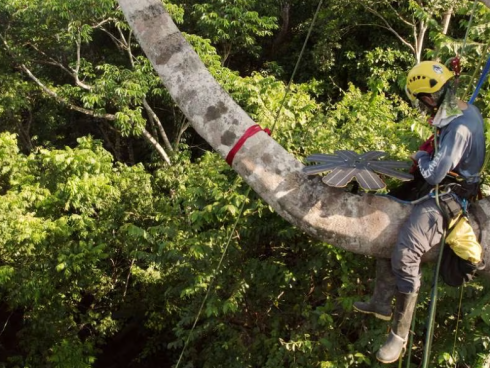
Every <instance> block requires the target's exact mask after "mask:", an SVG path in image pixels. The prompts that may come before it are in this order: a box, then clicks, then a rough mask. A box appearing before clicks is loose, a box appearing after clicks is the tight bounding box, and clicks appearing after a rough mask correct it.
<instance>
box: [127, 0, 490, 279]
mask: <svg viewBox="0 0 490 368" xmlns="http://www.w3.org/2000/svg"><path fill="white" fill-rule="evenodd" d="M119 4H120V5H121V8H122V10H123V12H124V13H125V16H126V18H127V20H128V21H129V24H130V25H131V27H132V29H133V31H134V33H135V35H136V37H137V39H138V40H139V43H140V45H141V47H142V48H143V50H144V51H145V53H146V55H147V56H148V58H149V59H150V60H151V62H152V64H153V66H154V68H155V70H156V71H157V73H158V74H159V75H160V77H161V78H162V80H163V82H164V84H165V86H166V88H167V89H168V91H169V93H170V95H171V96H172V97H173V99H174V100H175V102H176V103H177V104H178V106H179V107H180V108H181V110H182V111H183V112H184V114H185V115H186V116H187V118H188V119H189V121H190V122H191V124H192V126H193V127H194V129H195V130H196V132H197V133H198V134H199V135H201V136H202V137H203V138H204V139H205V140H206V141H207V142H208V143H209V144H210V145H211V146H212V147H213V148H214V149H215V150H216V151H217V152H218V153H219V154H220V155H221V156H222V157H223V158H224V157H226V156H227V154H228V152H229V151H230V150H231V149H232V147H233V146H234V145H235V143H236V142H237V140H238V139H239V138H240V137H241V136H242V135H243V133H244V132H245V130H247V129H248V128H249V127H250V126H252V125H254V124H255V123H254V122H253V121H252V120H251V119H250V117H249V116H248V115H247V114H246V113H245V112H244V111H243V110H242V109H241V108H240V107H239V106H238V105H237V104H236V103H235V102H234V101H233V100H232V99H231V97H230V96H229V95H228V94H227V93H226V92H225V91H224V90H223V89H222V88H221V87H220V86H219V85H218V83H217V82H216V81H215V80H214V78H213V77H212V76H211V74H210V73H209V72H208V71H207V70H206V67H205V66H204V64H203V63H202V62H201V60H200V59H199V57H198V56H197V54H196V53H195V52H194V50H193V49H192V48H191V47H190V45H189V44H188V43H187V42H186V41H185V39H184V38H183V36H182V35H181V33H180V32H179V30H178V29H177V27H176V26H175V24H174V23H173V21H172V19H171V18H170V16H169V14H168V13H167V12H166V11H165V10H164V8H163V6H162V4H161V1H160V0H139V1H133V0H119ZM302 168H303V164H302V163H301V162H299V161H298V160H297V159H296V158H295V157H293V156H292V155H291V154H290V153H288V152H287V151H286V150H285V149H284V148H283V147H281V146H280V145H279V144H278V143H277V142H275V141H274V140H273V139H272V138H270V137H269V136H268V135H267V134H265V133H263V132H261V133H258V134H256V135H254V136H253V137H251V138H250V139H248V140H247V141H246V142H245V144H244V146H243V147H242V148H241V150H240V151H238V153H237V155H236V156H235V160H234V162H233V169H234V170H235V171H236V172H237V173H238V174H239V175H240V176H242V177H243V178H244V180H245V181H246V182H247V183H248V184H249V185H250V186H251V187H252V188H253V189H254V190H255V191H256V192H257V193H258V195H259V196H260V197H262V198H263V199H264V200H265V201H266V202H268V203H269V204H270V205H271V206H272V207H273V208H274V209H275V210H276V211H277V213H278V214H279V215H280V216H282V217H283V218H285V219H286V220H288V221H289V222H291V223H292V224H293V225H295V226H297V227H299V228H301V229H302V230H304V231H305V232H306V233H308V234H309V235H311V236H313V237H315V238H317V239H320V240H323V241H325V242H328V243H330V244H333V245H335V246H337V247H340V248H343V249H345V250H347V251H351V252H354V253H358V254H365V255H370V256H376V257H389V255H390V254H391V249H392V246H393V245H394V243H395V242H396V237H397V234H398V231H399V229H400V226H401V225H402V223H403V222H404V221H405V219H406V218H407V216H408V214H409V213H410V210H411V207H410V206H409V205H404V204H400V203H398V202H395V201H392V200H390V199H388V198H385V197H380V196H375V195H362V196H360V195H353V194H350V193H346V192H345V191H344V190H342V189H335V188H330V187H326V186H325V185H323V184H322V182H321V180H320V179H319V178H318V177H313V178H311V177H306V176H305V175H303V174H302V172H301V170H302ZM475 209H476V210H477V215H478V216H477V218H478V219H479V222H475V223H474V225H475V227H476V229H477V230H482V231H481V233H482V234H483V235H484V238H483V240H484V241H485V242H486V241H487V239H488V236H487V233H488V229H490V202H489V201H488V200H483V201H480V202H479V204H478V205H476V206H475ZM436 250H437V249H434V251H432V252H429V254H428V255H427V256H426V257H425V260H428V259H433V258H434V255H435V251H436ZM489 260H490V254H488V252H487V263H489V262H490V261H489ZM487 274H490V271H489V270H487Z"/></svg>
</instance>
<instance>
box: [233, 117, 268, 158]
mask: <svg viewBox="0 0 490 368" xmlns="http://www.w3.org/2000/svg"><path fill="white" fill-rule="evenodd" d="M261 131H264V132H266V133H267V134H269V135H271V131H270V130H269V129H267V128H265V129H262V128H261V127H260V125H258V124H256V125H252V126H251V127H250V128H248V129H247V130H246V131H245V133H243V135H242V136H241V137H240V139H239V140H238V141H237V142H236V143H235V145H234V146H233V148H232V149H231V150H230V152H228V156H226V162H227V163H228V165H230V166H231V164H232V163H233V159H234V158H235V155H236V153H237V152H238V151H239V150H240V148H242V146H243V144H244V143H245V141H246V140H247V139H249V138H250V137H251V136H253V135H254V134H256V133H258V132H261Z"/></svg>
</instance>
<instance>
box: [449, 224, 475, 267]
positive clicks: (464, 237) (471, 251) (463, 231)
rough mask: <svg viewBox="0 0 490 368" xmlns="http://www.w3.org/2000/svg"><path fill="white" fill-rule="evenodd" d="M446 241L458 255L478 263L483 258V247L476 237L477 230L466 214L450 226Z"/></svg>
mask: <svg viewBox="0 0 490 368" xmlns="http://www.w3.org/2000/svg"><path fill="white" fill-rule="evenodd" d="M450 229H451V230H450V232H449V235H448V236H447V237H446V243H447V244H449V246H450V247H451V248H452V250H453V251H454V253H456V255H457V256H458V257H461V258H463V259H464V260H467V261H470V262H471V263H473V264H478V263H480V262H481V260H482V247H481V245H480V243H478V240H477V239H476V235H475V232H474V231H473V228H472V227H471V225H470V223H469V222H468V219H467V218H466V217H465V216H460V217H459V218H458V219H457V220H456V224H455V225H454V226H453V227H452V228H450Z"/></svg>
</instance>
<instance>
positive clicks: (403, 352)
mask: <svg viewBox="0 0 490 368" xmlns="http://www.w3.org/2000/svg"><path fill="white" fill-rule="evenodd" d="M406 350H407V348H406V347H404V348H403V350H402V352H401V354H400V355H399V356H398V358H396V359H394V360H386V359H385V360H383V359H380V358H379V357H378V354H376V359H377V360H378V361H379V362H381V363H383V364H390V363H395V362H396V361H397V360H399V359H400V358H401V357H402V356H403V355H405V352H406Z"/></svg>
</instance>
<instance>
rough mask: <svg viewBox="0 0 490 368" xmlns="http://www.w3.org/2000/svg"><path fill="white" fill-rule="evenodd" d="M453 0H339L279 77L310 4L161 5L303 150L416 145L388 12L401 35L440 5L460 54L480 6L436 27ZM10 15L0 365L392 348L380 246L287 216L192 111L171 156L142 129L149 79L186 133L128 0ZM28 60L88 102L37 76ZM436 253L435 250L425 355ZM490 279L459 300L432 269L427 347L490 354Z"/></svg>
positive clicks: (360, 352)
mask: <svg viewBox="0 0 490 368" xmlns="http://www.w3.org/2000/svg"><path fill="white" fill-rule="evenodd" d="M449 3H450V2H448V1H431V2H429V3H424V4H425V5H426V6H424V7H421V6H419V4H418V3H417V2H414V1H410V2H407V3H406V4H397V5H398V6H397V8H396V9H394V8H393V7H392V6H391V5H392V4H391V3H390V2H386V1H366V0H363V1H362V2H359V1H347V2H346V1H331V2H329V4H328V6H325V7H323V8H322V9H321V14H320V16H319V18H318V20H317V22H318V23H316V26H315V28H314V29H313V34H312V38H311V39H310V43H309V44H308V47H307V49H306V53H305V57H304V58H303V60H302V64H301V65H300V70H299V74H298V76H297V77H296V80H295V81H294V82H295V83H292V84H291V86H290V90H289V91H288V94H287V96H286V98H285V95H286V84H285V82H284V81H283V80H282V78H285V76H288V75H289V74H290V73H291V71H292V69H293V68H294V66H295V65H296V61H297V56H298V53H299V51H300V49H301V46H302V42H303V41H304V37H305V35H306V32H307V30H308V29H309V26H310V24H311V21H312V16H313V14H314V11H315V9H316V4H313V3H308V2H304V1H299V0H294V1H289V2H287V4H286V3H285V2H277V1H273V0H265V1H262V2H257V1H241V0H240V1H231V2H230V1H229V2H223V1H215V0H210V1H208V2H202V1H200V2H197V1H173V2H172V3H170V2H165V5H166V7H167V9H168V10H169V11H170V13H171V14H172V16H173V17H174V19H175V20H176V21H177V22H178V23H179V24H181V25H182V28H183V29H184V30H185V31H186V32H185V34H184V35H185V37H186V39H187V40H188V41H189V42H190V43H191V45H192V46H193V47H194V48H195V49H196V50H197V52H198V54H199V55H200V57H201V59H202V60H203V62H204V63H205V65H206V66H207V67H208V69H209V70H210V72H211V73H212V74H213V76H214V77H215V78H216V79H217V80H218V81H219V82H220V83H221V85H222V86H223V88H224V89H225V90H227V91H228V92H229V93H230V94H231V95H232V97H233V98H234V99H235V100H236V101H237V102H238V103H239V104H240V105H241V106H242V107H243V108H244V109H245V110H246V111H247V113H249V114H250V116H251V117H252V118H253V119H254V120H255V121H257V123H259V124H260V125H261V126H263V127H269V128H272V127H274V133H273V137H274V138H275V139H276V140H277V141H278V142H280V144H281V145H283V146H284V147H285V148H286V149H287V150H288V151H289V152H291V153H292V154H294V155H295V156H296V157H297V158H298V159H300V160H302V159H304V157H306V156H307V155H309V154H312V153H318V152H322V153H329V152H333V151H335V150H338V149H351V150H355V151H357V152H365V151H369V150H381V151H384V152H387V154H388V157H389V158H393V159H397V160H406V159H407V158H408V157H409V155H410V154H411V153H412V152H413V151H414V150H416V149H417V146H418V145H419V144H420V142H421V141H422V140H423V139H425V138H426V137H427V136H428V134H429V130H428V127H427V125H426V124H425V122H424V121H423V119H421V118H420V117H419V116H418V115H417V114H416V112H415V111H414V110H413V109H412V108H411V107H410V106H409V105H408V104H407V103H406V101H405V100H404V98H405V97H404V92H403V87H404V78H405V77H404V75H405V71H406V70H407V68H408V67H409V66H411V65H412V64H413V60H414V57H413V53H412V52H411V51H410V50H409V48H407V44H406V43H403V42H401V39H400V38H397V37H396V36H395V35H394V33H393V32H389V31H388V30H387V29H386V27H381V26H373V24H378V25H380V24H381V25H383V24H384V23H382V22H380V19H381V18H380V17H379V16H377V15H376V13H378V14H379V15H381V16H382V17H384V19H385V20H386V21H387V22H388V23H389V24H390V25H391V26H393V27H394V29H396V31H397V32H398V35H399V36H400V37H401V38H403V39H404V40H406V41H407V42H409V43H410V42H413V41H414V40H413V39H412V37H413V33H412V30H411V29H410V27H407V25H406V24H405V23H404V22H403V20H402V17H404V19H415V20H416V21H418V22H420V21H421V20H424V21H427V22H428V23H427V24H428V25H429V27H430V30H431V33H430V34H429V35H428V37H426V38H427V45H426V47H425V51H427V52H428V55H429V56H435V55H436V54H437V55H439V56H440V57H441V59H442V60H447V59H448V58H449V57H452V56H453V54H454V52H455V51H456V50H458V49H459V48H460V47H461V44H462V37H463V36H464V33H465V30H466V29H465V27H466V26H467V24H468V15H469V12H470V10H471V5H472V2H471V1H463V2H460V3H461V4H460V3H458V4H456V5H457V7H456V8H455V9H454V10H455V14H456V18H455V21H453V22H452V23H451V28H450V32H449V33H448V35H442V34H441V27H440V25H439V22H438V20H439V19H440V16H441V14H442V13H443V12H444V11H445V10H446V9H447V7H448V5H449ZM289 6H290V8H288V7H289ZM366 6H367V7H369V9H371V10H372V11H367V9H368V8H366ZM288 9H289V10H288ZM287 10H288V11H289V13H287ZM397 12H398V13H397ZM287 14H289V15H287ZM476 14H477V15H476V18H475V21H474V24H473V26H472V28H471V29H470V32H469V35H470V38H469V41H471V42H468V44H467V48H466V49H465V50H466V54H465V56H464V58H463V65H464V74H463V76H462V78H461V88H464V87H466V86H471V87H473V85H474V82H471V76H472V75H473V74H474V75H475V76H477V75H478V73H479V72H480V70H481V64H480V63H479V62H480V60H482V58H483V57H484V56H485V52H486V51H485V45H486V44H487V43H488V19H487V18H488V9H487V8H485V7H483V6H481V5H479V6H478V7H477V13H476ZM278 27H280V28H278ZM0 28H1V29H0V31H1V35H2V37H3V39H2V46H1V47H2V52H0V119H1V121H2V126H1V130H2V131H5V132H6V133H3V134H0V196H1V198H0V296H1V300H2V303H0V318H1V323H2V326H3V327H2V328H3V329H2V333H0V347H1V348H2V349H0V361H1V363H0V365H2V366H5V367H21V366H22V367H28V366H29V367H36V368H37V367H103V366H114V365H117V364H120V365H121V364H122V365H125V366H129V365H131V366H134V367H141V368H143V367H147V366H151V367H154V366H164V365H168V366H170V365H172V364H175V362H176V361H177V359H178V356H179V355H180V353H181V351H182V348H183V345H184V342H185V341H186V340H187V338H188V337H189V338H190V340H189V341H190V344H189V346H188V348H187V350H186V351H185V354H184V358H183V359H184V365H186V366H195V367H212V368H217V367H227V368H229V367H236V368H243V367H265V368H281V367H284V368H286V367H288V368H289V367H297V368H299V367H304V368H306V367H308V368H311V367H313V368H314V367H319V368H326V367H345V368H353V367H381V364H379V363H377V362H376V360H375V357H374V353H375V351H376V350H377V349H378V347H379V346H380V344H381V343H382V342H383V341H384V339H385V335H386V331H387V328H388V323H384V322H379V321H376V320H374V319H369V318H365V316H363V315H359V314H355V313H353V312H352V303H353V302H354V301H356V300H359V299H363V298H367V297H368V295H369V294H370V292H371V284H372V277H373V276H374V273H373V270H374V260H373V259H369V258H366V257H360V256H358V255H354V254H350V253H346V252H344V251H341V250H339V249H337V248H334V247H333V246H331V245H328V244H324V243H321V242H318V241H316V240H314V239H312V238H309V237H307V236H305V235H304V234H303V233H302V232H301V231H299V230H298V229H295V228H293V227H292V226H291V225H290V224H288V223H286V222H285V221H284V220H282V219H281V218H280V217H278V216H277V215H276V214H275V213H274V212H273V211H272V209H271V208H270V207H269V206H268V205H267V204H265V203H264V202H262V201H261V200H260V198H258V197H257V196H256V195H255V194H254V193H252V194H249V191H248V187H247V185H246V184H245V183H244V182H243V181H242V180H241V179H240V178H238V177H237V176H236V174H235V173H234V172H233V171H232V170H231V169H230V168H229V167H228V166H227V165H226V164H225V163H224V162H223V160H222V159H221V158H220V157H219V156H218V155H217V154H214V153H211V152H207V151H206V152H204V153H203V152H202V147H203V145H202V142H201V141H200V140H199V138H198V137H196V135H195V133H194V132H193V131H192V130H191V129H189V130H187V131H186V132H185V135H184V142H185V143H186V144H180V145H179V151H178V152H175V154H174V156H173V157H172V160H173V165H168V166H165V167H163V168H162V165H160V164H159V163H158V162H157V163H155V162H154V159H153V158H149V157H148V156H147V153H146V151H145V150H144V149H142V147H141V145H139V144H138V141H137V140H136V139H135V137H137V136H139V135H140V134H141V133H142V132H143V129H144V128H145V129H147V131H151V130H152V129H156V127H155V126H154V125H152V123H151V121H150V119H149V117H148V112H147V110H146V109H145V106H144V100H146V102H147V103H149V104H150V105H151V107H152V108H153V111H155V112H156V113H157V115H158V117H159V118H160V119H161V121H162V127H163V128H164V129H165V130H166V131H167V132H169V134H170V135H174V136H175V137H178V136H180V133H181V132H180V131H179V129H180V128H181V127H182V126H185V124H184V123H185V120H184V118H183V117H182V114H181V113H180V112H179V111H178V110H177V109H176V107H175V104H174V102H173V101H172V100H171V98H170V96H169V95H168V93H167V91H166V90H165V88H164V87H163V85H162V83H161V81H160V80H159V78H158V77H157V76H156V74H155V72H154V70H153V68H152V66H151V64H150V63H149V61H148V60H147V59H146V58H145V57H144V56H143V55H142V54H141V51H140V49H139V48H138V46H137V44H136V43H135V42H134V39H133V38H132V37H131V35H130V29H129V27H128V25H127V24H126V23H125V21H124V19H123V17H122V14H121V12H120V10H119V9H118V8H117V3H116V2H115V1H113V0H104V1H99V2H94V1H92V0H76V1H75V0H74V1H68V2H67V1H62V0H54V1H48V2H46V1H39V0H11V1H6V2H5V1H4V2H2V3H1V4H0ZM3 41H5V42H3ZM125 41H126V43H125ZM213 45H214V46H213ZM215 46H216V47H217V48H215ZM217 50H218V51H217ZM129 51H131V52H129ZM79 53H80V57H78V54H79ZM230 55H231V61H230V60H229V57H230ZM239 56H245V57H243V58H241V57H239ZM227 59H228V60H227ZM225 62H227V65H228V64H230V65H231V64H233V67H234V69H233V70H232V69H230V68H226V67H224V66H223V64H224V63H225ZM21 64H24V65H25V66H26V67H28V68H30V70H31V71H32V72H33V73H34V74H35V75H36V76H37V77H39V80H40V81H41V83H43V84H44V85H45V86H46V87H47V88H49V89H51V90H52V91H53V92H55V93H56V94H57V95H58V96H59V97H61V98H63V99H64V101H65V102H66V103H71V104H75V105H77V106H79V107H81V108H84V109H87V110H89V111H90V112H91V113H92V114H93V115H91V114H84V115H83V114H79V113H73V112H72V111H70V110H69V109H67V108H66V103H59V101H57V100H55V99H52V98H51V97H48V96H47V95H46V94H43V93H42V91H41V90H40V89H39V87H38V86H37V85H36V84H35V83H34V82H33V80H32V79H29V78H28V76H27V75H26V74H21V73H19V70H22V69H19V68H20V65H21ZM327 73H328V74H327ZM299 81H301V83H300V82H299ZM470 90H471V89H470ZM489 99H490V95H489V92H488V88H487V86H486V85H485V86H484V88H483V90H482V91H481V94H480V96H479V99H478V100H477V104H478V105H479V106H480V107H481V109H482V111H483V113H484V115H488V108H487V105H488V104H486V101H488V100H489ZM279 110H280V115H278V112H279ZM104 116H109V117H110V119H105V118H104ZM277 116H279V118H277ZM112 117H114V118H112ZM109 124H110V125H109ZM14 132H15V133H17V135H16V134H14ZM87 133H92V134H93V135H95V136H97V137H100V138H102V137H103V138H104V146H103V144H102V142H101V141H100V140H98V139H94V138H92V137H90V136H89V135H88V134H87ZM152 134H153V133H152ZM153 136H154V137H158V134H154V135H153ZM489 141H490V139H489ZM177 143H181V142H177ZM121 146H122V147H125V148H127V152H126V154H121V152H120V147H121ZM109 148H110V149H111V151H112V152H113V153H114V154H115V157H119V158H120V157H123V160H118V159H115V158H114V157H113V155H112V154H110V153H109V152H108V151H107V150H106V149H109ZM205 150H206V149H205ZM118 153H119V155H118ZM125 155H127V156H128V157H130V156H131V155H133V156H135V157H133V159H129V158H126V157H125ZM120 161H127V162H142V163H143V164H144V165H143V164H139V165H131V166H127V165H125V164H123V163H121V162H120ZM390 184H391V183H390ZM243 205H245V206H244V210H243V212H241V209H242V206H243ZM237 220H238V224H237V225H238V226H237V228H236V229H235V228H234V225H235V223H236V222H237ZM230 235H231V238H229V237H230ZM229 239H231V240H230V243H229V247H228V248H227V254H226V255H225V257H224V258H223V260H222V262H221V267H220V269H219V272H218V270H217V267H218V264H219V263H220V260H221V257H222V256H223V252H224V249H225V247H226V246H227V244H228V240H229ZM431 271H432V270H431V269H430V266H427V267H425V269H424V283H423V284H424V288H423V289H422V293H421V299H420V301H421V303H420V305H419V306H418V308H417V318H416V332H415V343H416V345H415V346H416V348H415V350H414V353H413V356H414V358H413V362H412V365H413V366H415V365H416V364H418V363H419V362H420V360H421V347H422V344H423V340H424V337H425V336H424V324H425V319H426V318H425V317H426V315H427V309H428V295H429V288H428V286H427V285H430V284H431V277H432V272H431ZM486 287H488V286H487V285H484V284H483V283H480V282H475V283H472V284H471V285H470V286H468V287H466V288H465V289H464V291H463V299H462V314H461V316H458V314H457V308H456V306H457V305H458V304H459V294H458V291H457V290H456V289H452V288H447V287H444V286H440V301H439V304H438V314H437V321H436V335H435V337H434V344H433V349H432V351H433V354H432V358H431V359H432V362H431V366H437V367H449V366H454V365H455V364H458V365H460V366H463V365H466V366H475V367H478V366H482V365H483V362H484V361H485V360H488V347H489V343H490V341H489V338H488V336H489V335H490V331H489V329H490V308H489V305H490V300H489V297H488V295H487V294H488V293H486V292H485V290H486ZM208 290H209V295H208V298H207V300H206V302H205V303H204V307H203V311H202V314H201V316H200V319H199V321H198V323H197V325H196V328H195V330H194V331H193V332H192V335H190V334H191V327H192V325H193V323H194V320H195V318H196V315H197V312H198V310H199V308H200V306H201V303H202V302H203V300H204V297H205V295H206V293H207V291H208ZM10 316H13V317H12V318H10ZM14 317H15V318H14ZM463 317H464V318H463ZM16 318H17V323H15V322H14V319H16ZM456 323H458V325H456ZM456 327H457V329H458V335H457V336H456V341H457V346H456V349H455V353H454V354H453V342H454V335H453V334H452V332H453V331H455V330H456ZM124 341H127V342H126V343H125V342H124ZM121 362H123V363H121Z"/></svg>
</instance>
